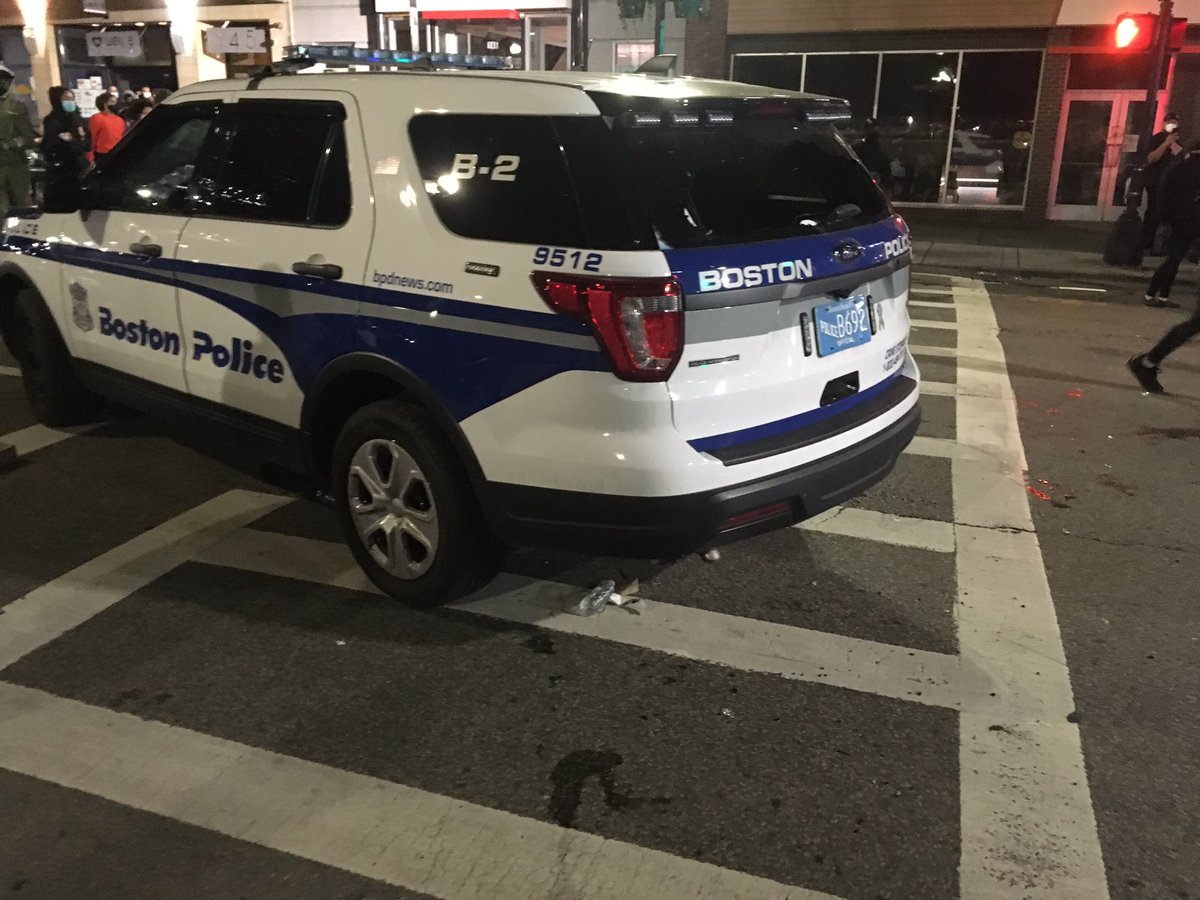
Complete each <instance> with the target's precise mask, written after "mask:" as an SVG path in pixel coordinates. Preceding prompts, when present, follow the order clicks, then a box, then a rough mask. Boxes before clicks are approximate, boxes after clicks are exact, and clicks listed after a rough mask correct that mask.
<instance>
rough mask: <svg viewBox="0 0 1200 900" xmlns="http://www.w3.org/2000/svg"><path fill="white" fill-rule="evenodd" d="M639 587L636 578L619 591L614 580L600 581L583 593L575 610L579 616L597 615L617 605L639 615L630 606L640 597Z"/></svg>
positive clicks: (638, 613)
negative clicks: (638, 593)
mask: <svg viewBox="0 0 1200 900" xmlns="http://www.w3.org/2000/svg"><path fill="white" fill-rule="evenodd" d="M639 587H640V585H639V584H638V580H637V579H636V578H635V579H634V580H633V581H631V582H629V584H627V585H626V586H625V587H623V588H621V590H620V591H618V590H617V583H616V582H615V581H612V580H611V579H610V580H608V581H602V582H600V583H599V584H598V585H596V586H595V587H594V588H592V589H591V590H590V591H588V592H587V593H586V594H585V595H584V597H583V599H582V600H580V601H579V605H578V606H577V607H576V609H575V611H576V613H577V614H578V615H581V616H598V615H600V613H602V612H604V610H605V609H606V608H607V607H609V606H617V607H620V608H621V609H624V610H626V611H627V612H631V613H633V614H634V615H641V613H640V612H638V611H637V610H636V609H633V608H632V604H634V603H637V602H638V601H639V600H641V599H642V598H641V597H639V596H637V592H638V589H639Z"/></svg>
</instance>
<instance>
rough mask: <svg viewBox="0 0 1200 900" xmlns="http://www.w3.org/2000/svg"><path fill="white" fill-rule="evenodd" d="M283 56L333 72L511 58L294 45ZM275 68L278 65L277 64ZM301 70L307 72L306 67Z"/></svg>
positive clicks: (502, 64) (508, 62) (504, 64)
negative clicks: (320, 66) (304, 61)
mask: <svg viewBox="0 0 1200 900" xmlns="http://www.w3.org/2000/svg"><path fill="white" fill-rule="evenodd" d="M286 53H287V56H288V57H291V58H296V59H299V58H303V59H306V60H309V63H308V65H309V66H312V65H316V64H317V63H324V64H325V66H326V67H327V68H334V69H346V68H357V67H360V66H363V67H371V68H386V69H410V70H411V69H416V70H431V69H511V68H512V58H511V57H507V56H481V55H479V54H475V53H418V52H414V51H411V50H367V49H364V48H362V47H347V46H345V45H342V46H321V45H319V44H318V45H314V44H296V45H293V46H290V47H287V48H286ZM288 61H290V60H285V62H288ZM274 65H278V63H276V64H274ZM268 68H270V67H268ZM302 68H307V66H304V67H302ZM295 71H299V70H298V69H297V70H295ZM287 74H291V73H290V72H289V73H287Z"/></svg>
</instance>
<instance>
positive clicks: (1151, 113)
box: [1104, 0, 1175, 266]
mask: <svg viewBox="0 0 1200 900" xmlns="http://www.w3.org/2000/svg"><path fill="white" fill-rule="evenodd" d="M1174 24H1175V3H1174V0H1160V3H1159V11H1158V22H1157V28H1156V30H1155V32H1154V47H1153V49H1152V50H1151V56H1152V58H1151V60H1150V67H1149V72H1148V73H1147V75H1148V79H1149V80H1148V82H1147V84H1146V121H1145V122H1143V123H1142V130H1141V134H1139V135H1138V150H1137V160H1138V168H1136V169H1134V171H1133V177H1132V178H1131V179H1130V183H1129V189H1128V190H1127V191H1126V193H1125V212H1123V213H1121V216H1120V218H1119V219H1117V221H1116V224H1115V225H1114V226H1113V230H1112V233H1111V234H1110V235H1109V236H1108V243H1107V244H1106V245H1105V247H1104V261H1105V262H1106V263H1108V264H1109V265H1112V266H1140V265H1141V264H1142V258H1143V257H1144V256H1145V253H1144V248H1143V231H1144V229H1143V223H1142V217H1141V215H1140V214H1139V210H1140V209H1141V206H1142V196H1143V194H1144V191H1145V182H1144V180H1143V179H1144V168H1145V161H1146V155H1147V153H1148V152H1149V148H1150V139H1151V138H1152V137H1153V136H1154V123H1155V122H1156V121H1157V120H1158V94H1159V86H1160V85H1161V84H1162V77H1163V70H1164V69H1165V68H1166V65H1167V58H1168V57H1169V56H1170V54H1171V28H1172V26H1173V25H1174Z"/></svg>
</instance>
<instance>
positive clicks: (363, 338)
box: [0, 71, 919, 605]
mask: <svg viewBox="0 0 1200 900" xmlns="http://www.w3.org/2000/svg"><path fill="white" fill-rule="evenodd" d="M847 112H848V111H847V108H846V107H845V105H844V104H843V103H841V102H840V101H834V100H830V99H828V98H822V97H814V96H809V95H804V94H797V93H791V92H785V91H778V90H772V89H767V88H760V87H754V86H751V85H744V84H732V83H728V82H718V81H706V80H697V79H690V78H673V77H666V76H650V75H602V74H590V73H547V74H542V73H529V72H511V71H508V72H473V71H455V72H421V71H404V72H380V73H361V74H356V73H325V74H310V75H302V76H295V77H281V76H276V77H261V78H256V79H251V80H250V81H248V82H247V81H227V82H210V83H202V84H196V85H193V86H191V87H188V88H184V89H183V90H181V91H179V92H177V93H176V94H174V95H173V96H172V97H171V98H170V100H169V101H168V102H167V103H166V104H165V105H163V106H162V107H160V108H158V109H157V110H155V111H154V112H153V113H152V114H151V115H150V116H149V117H148V118H147V119H146V120H145V121H144V122H142V123H141V124H139V125H138V126H137V127H136V128H135V129H133V130H132V132H131V133H130V134H129V135H128V136H127V137H126V139H125V140H124V141H123V142H122V144H121V145H120V146H119V147H118V148H117V149H116V151H115V152H114V153H113V154H112V155H111V156H110V157H109V158H108V159H107V160H106V162H105V164H104V165H103V166H102V167H101V168H100V169H99V170H98V171H96V172H94V173H93V174H92V175H91V176H89V178H88V179H87V180H86V181H85V184H84V186H83V188H82V189H71V188H69V187H66V188H60V189H58V190H55V189H54V187H53V186H51V190H50V195H49V196H48V198H47V203H46V205H45V210H44V211H42V212H29V213H26V214H21V215H16V216H12V217H10V218H9V219H8V220H7V224H6V227H5V230H4V237H3V243H2V245H0V249H2V250H3V251H5V252H4V253H3V254H0V330H2V331H3V336H4V339H5V341H6V343H7V345H8V347H9V348H10V349H11V351H12V353H13V354H14V355H15V357H16V358H17V360H18V361H19V363H20V365H21V368H22V370H23V372H24V375H25V379H24V383H25V385H26V388H27V391H28V395H29V399H30V402H31V403H32V405H33V407H34V410H35V411H36V413H37V415H38V416H39V417H40V419H41V420H42V421H43V422H45V423H47V424H51V425H60V424H66V423H70V422H78V421H80V420H83V419H86V418H88V417H91V416H94V415H95V414H96V412H97V406H98V403H99V399H100V398H102V397H103V398H110V399H113V400H116V401H118V402H120V403H123V404H125V405H131V406H135V407H149V408H153V409H155V410H157V411H159V412H163V413H172V412H174V413H183V414H184V418H185V419H186V420H187V421H190V422H192V423H200V424H202V425H203V426H204V427H205V428H207V429H210V430H212V429H215V428H216V427H218V426H219V427H221V428H228V429H232V430H233V431H234V432H236V433H237V434H238V435H240V438H239V439H240V440H241V441H242V442H243V443H242V445H241V446H243V447H244V448H245V452H246V454H247V455H250V454H252V453H253V454H261V456H262V458H263V459H264V460H267V459H269V460H271V461H272V462H274V463H275V464H277V465H284V466H286V467H288V468H290V469H293V470H303V471H305V472H307V473H308V474H309V475H310V476H311V478H312V479H313V480H314V481H315V483H316V484H317V485H318V486H324V489H325V490H327V491H328V493H329V494H330V495H332V497H333V498H334V501H335V503H336V507H337V511H338V515H339V516H340V519H341V522H342V526H343V529H344V532H345V535H346V539H347V541H348V542H349V544H350V546H351V547H352V548H353V550H354V553H355V555H356V557H357V559H358V560H359V562H360V564H361V565H362V567H363V568H364V570H365V571H366V572H367V573H368V574H369V575H370V577H371V578H372V579H373V580H374V581H375V583H376V584H378V585H379V586H380V587H381V588H382V589H383V590H385V591H386V592H388V593H390V594H391V595H393V596H395V597H397V598H399V599H401V600H403V601H406V602H408V603H411V604H415V605H426V604H432V603H437V602H443V601H447V600H451V599H453V598H455V597H457V596H460V595H462V594H464V593H466V592H468V591H470V590H472V589H473V588H475V587H476V586H478V585H480V584H481V583H482V582H483V581H485V580H486V579H487V578H489V577H490V576H491V575H493V574H494V573H495V571H496V569H497V567H498V565H499V561H500V554H501V548H502V547H503V546H504V545H510V546H511V545H554V546H565V547H569V548H572V549H577V550H585V551H589V552H598V553H606V554H613V555H621V556H637V557H646V558H670V557H674V556H677V555H681V554H684V553H689V552H692V551H697V550H702V549H705V548H707V547H711V546H715V545H718V544H721V543H724V542H727V541H730V540H732V539H735V538H739V537H742V536H746V535H751V534H756V533H760V532H763V531H766V530H769V529H773V528H777V527H781V526H787V525H790V524H792V523H794V522H796V521H798V520H801V519H804V518H806V517H809V516H813V515H815V514H817V513H819V512H821V511H823V510H825V509H827V508H829V507H830V506H832V505H834V504H837V503H840V502H843V501H845V500H847V499H849V498H851V497H853V496H854V495H856V494H858V493H860V492H861V491H863V490H864V489H865V488H867V487H868V486H870V485H872V484H874V483H875V482H877V481H878V480H880V479H881V478H883V477H884V476H885V475H886V474H887V473H888V472H889V471H890V470H891V468H892V467H893V465H894V463H895V461H896V458H897V456H898V455H899V453H900V452H901V451H902V450H903V449H904V447H905V446H906V445H907V444H908V442H909V441H910V440H911V438H912V436H913V434H914V432H915V430H916V428H917V424H918V418H919V411H918V404H917V397H918V378H919V376H918V372H917V367H916V365H915V364H914V362H913V359H912V357H911V355H910V354H909V352H908V349H907V339H908V330H909V319H908V311H907V308H906V303H907V295H908V279H909V264H910V256H911V254H910V247H909V239H908V233H907V229H906V227H905V225H904V222H903V221H902V220H901V219H900V218H899V217H898V216H896V215H895V214H894V213H893V211H892V210H891V209H890V208H889V206H888V203H887V201H886V199H885V198H884V197H883V196H882V194H881V193H880V192H879V190H878V189H877V187H876V185H875V184H874V183H873V182H872V180H871V178H870V176H869V175H868V173H867V172H866V171H865V169H864V168H863V167H862V165H861V164H860V163H859V162H858V160H857V159H856V158H855V157H854V155H853V153H852V152H851V151H850V150H849V149H848V148H847V146H846V144H845V143H844V142H843V141H842V139H841V138H840V137H839V136H838V134H837V131H836V129H835V124H836V121H837V120H838V119H840V118H843V117H845V116H846V115H847ZM255 458H258V456H255Z"/></svg>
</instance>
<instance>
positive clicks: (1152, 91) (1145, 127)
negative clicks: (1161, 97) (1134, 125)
mask: <svg viewBox="0 0 1200 900" xmlns="http://www.w3.org/2000/svg"><path fill="white" fill-rule="evenodd" d="M1174 24H1175V3H1174V0H1161V2H1160V3H1159V11H1158V30H1157V31H1155V33H1154V38H1155V40H1154V51H1153V56H1154V58H1153V59H1152V60H1151V63H1150V80H1149V83H1148V84H1147V85H1146V110H1147V115H1146V121H1145V122H1144V123H1143V124H1142V133H1141V135H1140V137H1139V138H1138V159H1142V160H1144V159H1145V158H1146V152H1147V151H1148V149H1149V147H1150V138H1152V137H1153V136H1154V123H1155V122H1156V121H1157V120H1158V94H1159V88H1160V86H1161V85H1162V77H1163V70H1164V69H1165V68H1166V67H1167V58H1168V57H1169V56H1170V55H1171V27H1172V26H1173V25H1174ZM1137 200H1138V203H1139V204H1140V203H1141V200H1142V192H1141V190H1140V186H1139V190H1138V192H1137Z"/></svg>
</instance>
